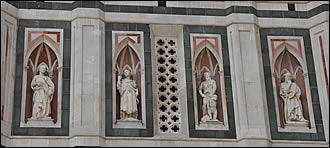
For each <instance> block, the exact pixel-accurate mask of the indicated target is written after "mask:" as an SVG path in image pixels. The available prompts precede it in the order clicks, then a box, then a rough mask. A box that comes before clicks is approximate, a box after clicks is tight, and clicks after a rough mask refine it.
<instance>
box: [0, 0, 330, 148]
mask: <svg viewBox="0 0 330 148" xmlns="http://www.w3.org/2000/svg"><path fill="white" fill-rule="evenodd" d="M293 3H294V6H295V11H292V10H289V9H288V3H287V2H284V1H283V2H273V1H270V2H265V1H223V2H211V1H205V2H198V1H190V2H180V1H168V2H166V7H163V6H161V7H158V2H157V1H152V2H150V3H147V2H141V3H140V2H139V3H138V2H137V1H131V2H115V1H107V2H106V1H71V2H65V3H64V2H60V1H45V2H32V1H24V2H19V1H1V145H3V146H43V147H46V146H171V147H173V146H203V147H205V146H324V147H328V146H329V86H328V85H329V84H328V82H329V72H328V71H329V2H326V1H294V2H293ZM28 28H32V29H34V30H39V31H40V30H41V31H54V30H57V31H59V30H62V31H59V32H60V36H62V37H60V36H59V37H60V38H61V39H60V40H59V41H60V44H62V45H61V47H62V48H59V49H60V50H63V51H61V54H62V55H61V56H59V57H60V58H62V61H63V63H62V65H63V68H62V73H61V74H60V75H59V77H60V78H61V79H58V80H59V83H58V84H61V85H62V87H57V88H58V89H59V90H58V91H57V95H60V97H61V98H60V97H58V96H57V99H60V100H58V103H60V104H58V105H57V107H58V110H57V111H58V112H57V113H60V114H59V116H57V117H59V118H60V119H57V121H58V125H54V126H43V125H41V127H29V126H24V125H23V126H21V125H20V123H21V122H22V121H23V122H24V120H25V116H24V115H26V113H27V112H26V108H22V106H26V104H24V103H26V102H27V101H26V100H24V99H29V98H28V97H24V95H22V94H25V93H22V92H23V90H24V89H25V87H26V86H28V85H26V83H24V82H25V81H26V80H27V79H26V77H24V76H23V75H24V69H23V67H24V59H26V58H24V53H25V52H24V51H25V44H27V41H26V40H24V39H25V38H26V37H27V36H28V33H26V31H27V30H29V29H28ZM118 33H119V34H120V33H122V34H123V33H124V34H125V35H124V37H128V38H130V39H127V45H130V46H131V48H132V50H134V51H137V53H138V54H137V57H136V58H133V63H134V61H135V60H134V59H140V62H141V63H142V64H141V70H140V71H139V72H140V73H139V72H137V76H138V77H139V78H137V79H135V80H137V82H138V90H139V93H140V94H141V95H140V96H138V98H139V101H140V103H141V104H139V106H138V111H139V114H138V120H140V121H141V122H139V126H138V127H135V125H137V124H135V123H129V124H126V123H124V124H122V125H120V126H118V125H117V122H116V120H117V119H119V118H118V117H119V116H120V113H119V110H118V108H119V107H118V102H120V99H119V98H118V96H119V95H118V94H119V93H117V92H116V95H114V93H113V91H116V85H115V84H116V81H117V80H116V78H117V76H116V75H115V76H113V72H114V71H115V70H116V69H115V67H114V66H113V60H112V57H113V56H115V54H116V50H117V48H116V45H117V44H118V45H121V42H117V41H122V40H123V39H124V40H125V38H124V37H123V36H117V37H118V38H116V37H114V36H113V35H115V34H118ZM136 34H138V36H140V39H139V37H137V38H136ZM32 36H33V37H32V38H35V37H36V35H32ZM46 36H47V35H46ZM48 36H49V37H50V38H53V36H52V35H48ZM115 36H116V35H115ZM196 37H197V38H198V37H203V39H205V40H207V41H206V42H209V45H205V48H208V49H209V50H207V51H210V52H212V54H210V53H208V52H207V51H205V53H204V54H205V55H209V56H212V55H213V56H214V55H216V56H214V57H215V58H214V59H213V61H212V60H211V61H205V60H201V62H199V63H200V64H201V65H202V67H203V63H204V67H205V66H206V67H213V65H212V64H213V63H218V64H219V65H220V66H219V75H217V74H215V73H214V75H212V79H215V80H216V82H219V85H217V86H218V87H217V89H218V92H217V96H221V97H219V98H220V99H219V100H218V102H217V107H218V113H219V115H218V119H219V122H223V126H221V128H219V129H218V126H213V127H211V126H207V127H200V125H198V122H199V120H200V118H201V115H200V114H201V110H202V104H203V103H202V102H199V103H198V101H201V99H202V98H201V97H199V96H198V95H197V94H198V92H196V90H198V86H199V83H200V81H195V79H196V78H197V76H195V75H194V74H193V72H194V69H195V67H194V66H196V64H194V62H193V61H194V60H198V56H197V57H195V56H194V54H193V52H192V51H194V50H199V48H197V47H196V48H195V46H194V45H195V44H194V42H196V45H198V43H200V42H201V39H199V40H198V39H197V38H196ZM211 38H215V39H216V40H215V41H212V39H211ZM56 39H57V38H56V37H55V38H54V40H56ZM279 39H280V40H281V39H285V40H286V41H284V42H288V43H287V44H288V45H287V46H288V48H289V46H290V45H292V46H294V47H295V46H296V43H291V42H290V41H291V40H290V39H296V40H299V42H300V43H301V44H303V46H302V47H300V46H299V45H298V44H297V48H292V50H294V49H297V50H300V51H301V52H297V53H298V55H301V57H302V59H304V60H302V61H303V62H301V61H299V59H298V61H299V62H300V65H301V66H302V69H303V70H304V71H303V72H304V73H303V74H304V77H305V79H304V83H302V81H301V82H300V81H299V86H300V87H302V86H303V85H300V83H301V84H304V86H305V87H304V88H303V89H302V90H303V94H304V96H303V101H302V102H303V107H304V112H305V113H304V117H306V118H308V120H309V121H310V124H308V128H309V129H307V130H298V132H297V131H296V130H295V131H293V130H290V129H285V130H282V129H281V125H283V124H282V123H283V122H282V121H283V120H282V121H281V119H282V118H283V115H281V111H280V110H281V109H282V108H283V107H281V101H280V98H279V97H276V96H277V95H278V94H277V90H278V88H277V87H276V85H277V83H274V82H273V81H274V79H273V77H274V75H273V73H272V68H273V67H278V65H279V64H274V63H272V56H270V55H272V54H270V51H273V48H272V46H270V45H272V44H274V47H276V46H278V45H280V44H282V40H281V41H280V42H281V43H277V42H274V43H272V42H271V40H274V41H275V40H279ZM160 40H162V41H164V43H165V41H166V44H164V45H163V44H162V45H160V44H158V42H159V41H160ZM171 40H172V41H173V42H171ZM289 40H290V41H289ZM139 41H140V43H139ZM125 42H126V40H125ZM128 42H130V43H128ZM216 42H218V46H216V44H215V43H216ZM289 42H290V43H289ZM136 43H138V44H136ZM125 45H126V44H125ZM166 46H167V48H168V50H167V49H166V50H164V52H165V54H164V55H163V54H162V53H161V51H160V48H166ZM172 46H173V47H172ZM203 47H204V46H203ZM172 48H173V51H172V50H171V49H172ZM276 49H277V48H274V50H276ZM128 51H131V50H129V49H128ZM159 52H160V53H159ZM174 52H175V53H174ZM216 52H218V54H216ZM127 53H129V52H127ZM128 55H129V54H128ZM166 56H167V57H166ZM294 56H296V55H294ZM123 57H128V56H127V55H125V56H123ZM133 57H134V56H133ZM161 57H162V58H164V60H165V61H164V63H162V62H161V60H160V58H161ZM123 59H124V58H123ZM201 59H203V58H201ZM211 59H212V58H211ZM159 60H160V61H159ZM122 61H123V63H125V61H126V60H122ZM127 61H131V62H132V59H131V60H127ZM283 61H288V60H283ZM289 61H290V60H289ZM291 61H292V60H291ZM293 62H294V61H293ZM205 63H209V64H210V63H212V64H211V65H212V66H211V65H208V64H205ZM275 63H276V62H275ZM126 64H127V62H126ZM166 64H167V65H166ZM124 65H125V64H124ZM133 65H134V64H133ZM207 65H208V66H207ZM276 65H277V66H276ZM282 65H283V64H282ZM289 65H290V64H289ZM291 65H292V64H291ZM293 65H295V64H293ZM296 65H297V64H296ZM287 66H288V65H287ZM161 67H163V68H164V71H165V73H162V72H161V71H163V70H162V69H161ZM289 67H290V66H289ZM293 67H295V66H293ZM172 69H174V70H176V71H174V70H172ZM221 70H222V71H223V73H221ZM158 71H160V72H158ZM171 71H173V72H171ZM195 71H196V69H195ZM166 73H168V75H166ZM61 75H62V76H61ZM298 75H299V74H298ZM160 76H162V77H163V78H160ZM306 77H307V78H306ZM175 80H176V81H175ZM196 82H197V84H196ZM167 83H168V84H167ZM172 83H173V84H172ZM297 83H298V82H297ZM274 84H275V85H274ZM161 86H163V87H164V88H161ZM159 89H161V90H162V89H166V91H165V92H164V93H162V92H161V91H160V90H159ZM58 92H61V93H58ZM162 96H164V97H162ZM173 96H174V97H173ZM175 98H177V99H175ZM275 102H276V103H275ZM279 102H280V103H279ZM28 103H29V102H28ZM306 106H308V107H306ZM27 109H29V108H27ZM28 112H29V110H28ZM28 114H29V113H28ZM165 114H166V115H165ZM21 115H23V118H21V117H22V116H21ZM52 117H53V115H52ZM166 128H167V129H166ZM163 129H164V130H163ZM162 130H163V131H162Z"/></svg>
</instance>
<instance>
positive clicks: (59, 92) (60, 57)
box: [20, 28, 64, 128]
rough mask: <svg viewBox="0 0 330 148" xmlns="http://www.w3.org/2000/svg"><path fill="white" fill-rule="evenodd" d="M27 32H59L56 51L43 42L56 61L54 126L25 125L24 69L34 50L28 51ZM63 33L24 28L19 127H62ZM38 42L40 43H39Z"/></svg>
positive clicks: (45, 29) (60, 30)
mask: <svg viewBox="0 0 330 148" xmlns="http://www.w3.org/2000/svg"><path fill="white" fill-rule="evenodd" d="M29 31H48V32H59V33H60V46H59V48H60V49H57V50H54V49H56V47H54V46H53V45H52V44H50V43H47V40H45V41H44V43H46V44H47V45H48V46H49V47H50V49H51V50H52V51H53V52H54V53H55V55H56V57H57V59H58V82H57V122H56V123H55V124H49V123H38V122H37V121H34V122H32V123H29V124H27V123H25V121H24V120H25V119H24V117H25V106H26V105H25V104H26V90H27V88H26V83H27V71H26V70H25V67H26V65H27V63H28V59H29V56H30V55H31V54H32V52H33V51H34V50H29V49H27V48H28V32H29ZM63 33H64V29H52V28H25V37H24V61H23V79H22V81H23V83H22V105H21V121H20V127H46V128H61V126H62V85H63V83H62V79H63V78H62V75H63V70H62V68H63V43H64V39H63ZM39 42H40V43H39ZM41 43H42V41H38V43H37V44H34V45H33V46H32V47H31V48H30V49H36V47H38V46H39V45H40V44H41Z"/></svg>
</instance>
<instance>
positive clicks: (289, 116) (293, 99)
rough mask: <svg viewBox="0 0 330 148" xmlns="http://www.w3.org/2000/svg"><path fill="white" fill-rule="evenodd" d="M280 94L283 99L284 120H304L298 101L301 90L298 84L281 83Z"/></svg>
mask: <svg viewBox="0 0 330 148" xmlns="http://www.w3.org/2000/svg"><path fill="white" fill-rule="evenodd" d="M280 95H281V97H282V98H283V101H284V117H285V121H286V122H290V121H305V119H304V117H303V112H302V105H301V101H300V95H301V90H300V88H299V87H298V85H297V84H296V83H294V82H291V83H289V82H283V83H281V89H280Z"/></svg>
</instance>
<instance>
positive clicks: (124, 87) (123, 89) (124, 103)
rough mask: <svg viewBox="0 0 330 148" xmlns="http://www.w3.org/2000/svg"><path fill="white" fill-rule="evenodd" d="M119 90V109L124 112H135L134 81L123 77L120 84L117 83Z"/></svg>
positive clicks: (135, 93) (135, 94) (135, 92)
mask: <svg viewBox="0 0 330 148" xmlns="http://www.w3.org/2000/svg"><path fill="white" fill-rule="evenodd" d="M117 87H118V90H119V92H120V96H121V99H120V111H123V112H126V114H132V113H136V112H137V91H138V90H137V89H136V83H135V82H134V81H133V80H130V79H123V80H122V82H121V86H120V85H118V86H117Z"/></svg>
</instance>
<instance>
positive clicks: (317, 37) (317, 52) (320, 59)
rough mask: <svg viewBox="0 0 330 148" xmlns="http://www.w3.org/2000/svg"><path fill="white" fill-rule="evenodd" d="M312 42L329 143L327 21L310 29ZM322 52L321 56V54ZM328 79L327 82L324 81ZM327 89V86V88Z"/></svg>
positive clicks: (320, 99)
mask: <svg viewBox="0 0 330 148" xmlns="http://www.w3.org/2000/svg"><path fill="white" fill-rule="evenodd" d="M310 38H311V42H312V51H313V59H314V65H315V71H316V72H315V75H316V82H317V88H318V93H319V101H320V106H321V112H322V120H323V126H324V132H325V133H324V134H325V138H326V141H327V142H329V94H328V93H329V92H328V91H329V90H327V89H329V88H327V86H326V85H327V84H326V81H328V85H329V21H327V22H324V23H321V24H319V25H317V26H315V27H313V28H311V29H310ZM322 50H323V54H322ZM326 79H328V80H326ZM328 87H329V86H328Z"/></svg>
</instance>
